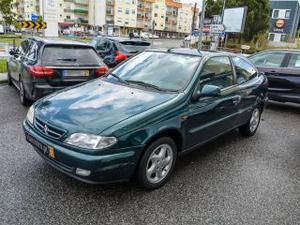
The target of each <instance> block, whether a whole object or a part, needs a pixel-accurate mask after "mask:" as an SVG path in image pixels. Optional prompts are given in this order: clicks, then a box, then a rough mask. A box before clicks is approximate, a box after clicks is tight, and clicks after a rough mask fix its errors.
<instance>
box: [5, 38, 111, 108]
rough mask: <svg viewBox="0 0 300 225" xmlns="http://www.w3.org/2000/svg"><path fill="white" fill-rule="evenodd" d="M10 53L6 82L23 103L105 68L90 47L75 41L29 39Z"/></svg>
mask: <svg viewBox="0 0 300 225" xmlns="http://www.w3.org/2000/svg"><path fill="white" fill-rule="evenodd" d="M10 55H11V57H10V58H9V60H8V83H9V84H10V85H12V84H14V85H15V86H16V87H17V88H18V89H19V91H20V100H21V103H22V104H23V105H28V104H30V102H31V101H34V100H37V99H39V98H41V97H43V96H45V95H47V94H50V93H52V92H54V91H56V90H60V89H62V88H64V87H67V86H71V85H75V84H78V83H80V82H84V81H87V80H90V79H93V78H96V77H99V76H102V75H104V74H105V73H106V72H107V71H108V68H107V66H106V65H105V64H104V63H103V62H102V60H101V58H100V57H99V56H98V54H97V52H96V51H95V49H94V48H93V47H91V46H90V45H88V44H85V43H81V42H75V41H66V40H60V39H55V40H49V39H39V38H29V39H26V40H24V41H23V42H22V43H21V45H20V46H19V47H18V48H15V49H12V50H11V51H10Z"/></svg>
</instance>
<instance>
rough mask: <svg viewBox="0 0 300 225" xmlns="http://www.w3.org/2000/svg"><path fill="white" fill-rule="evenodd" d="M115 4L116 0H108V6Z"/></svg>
mask: <svg viewBox="0 0 300 225" xmlns="http://www.w3.org/2000/svg"><path fill="white" fill-rule="evenodd" d="M114 5H115V1H113V0H106V6H114Z"/></svg>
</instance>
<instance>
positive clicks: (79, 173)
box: [76, 168, 91, 177]
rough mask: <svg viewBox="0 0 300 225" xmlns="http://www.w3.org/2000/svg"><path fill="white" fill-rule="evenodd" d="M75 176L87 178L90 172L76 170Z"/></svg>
mask: <svg viewBox="0 0 300 225" xmlns="http://www.w3.org/2000/svg"><path fill="white" fill-rule="evenodd" d="M76 174H77V175H79V176H83V177H87V176H89V175H91V171H90V170H84V169H80V168H76Z"/></svg>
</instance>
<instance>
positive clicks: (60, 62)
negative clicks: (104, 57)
mask: <svg viewBox="0 0 300 225" xmlns="http://www.w3.org/2000/svg"><path fill="white" fill-rule="evenodd" d="M42 64H43V65H46V66H99V65H100V64H101V59H100V58H99V56H98V55H97V53H96V52H95V51H94V50H93V49H92V48H86V47H80V46H46V47H45V49H44V52H43V56H42Z"/></svg>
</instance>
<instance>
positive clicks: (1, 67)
mask: <svg viewBox="0 0 300 225" xmlns="http://www.w3.org/2000/svg"><path fill="white" fill-rule="evenodd" d="M5 72H7V62H6V60H5V59H0V73H5Z"/></svg>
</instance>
